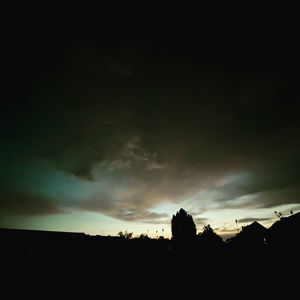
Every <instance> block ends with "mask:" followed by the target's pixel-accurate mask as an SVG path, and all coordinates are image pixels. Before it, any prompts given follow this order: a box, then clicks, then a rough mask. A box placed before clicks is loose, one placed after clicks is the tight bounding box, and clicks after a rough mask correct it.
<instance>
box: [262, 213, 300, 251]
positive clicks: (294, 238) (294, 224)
mask: <svg viewBox="0 0 300 300" xmlns="http://www.w3.org/2000/svg"><path fill="white" fill-rule="evenodd" d="M299 229H300V212H298V213H296V214H293V215H291V216H289V217H282V218H280V220H279V221H277V222H275V223H274V224H273V225H272V226H271V227H270V228H269V230H268V233H267V243H268V246H269V247H270V248H271V249H277V250H280V251H289V252H291V251H292V252H296V251H297V252H298V251H299V250H300V236H299Z"/></svg>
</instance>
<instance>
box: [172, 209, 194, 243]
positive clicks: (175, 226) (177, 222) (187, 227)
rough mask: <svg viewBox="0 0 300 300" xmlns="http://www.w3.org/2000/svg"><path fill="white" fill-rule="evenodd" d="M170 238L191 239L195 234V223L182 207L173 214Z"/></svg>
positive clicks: (178, 239)
mask: <svg viewBox="0 0 300 300" xmlns="http://www.w3.org/2000/svg"><path fill="white" fill-rule="evenodd" d="M171 226H172V238H173V239H174V240H177V241H188V240H192V239H194V238H195V236H196V225H195V223H194V220H193V217H192V216H191V215H189V214H188V213H187V212H186V211H185V210H184V209H182V208H181V209H180V210H179V211H178V212H177V213H176V215H173V218H172V222H171Z"/></svg>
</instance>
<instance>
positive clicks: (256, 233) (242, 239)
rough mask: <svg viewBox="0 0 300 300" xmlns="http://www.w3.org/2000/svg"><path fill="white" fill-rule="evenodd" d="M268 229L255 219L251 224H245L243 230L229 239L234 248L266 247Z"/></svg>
mask: <svg viewBox="0 0 300 300" xmlns="http://www.w3.org/2000/svg"><path fill="white" fill-rule="evenodd" d="M266 232H267V229H266V228H265V227H264V226H263V225H261V224H259V223H258V222H256V221H254V222H253V223H251V224H250V225H247V226H243V227H242V230H241V232H239V233H238V234H237V235H236V236H234V237H232V238H230V239H229V240H227V243H228V246H229V248H230V249H232V250H243V251H253V250H261V249H263V248H264V247H265V239H266Z"/></svg>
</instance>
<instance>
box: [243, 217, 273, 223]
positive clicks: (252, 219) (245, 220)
mask: <svg viewBox="0 0 300 300" xmlns="http://www.w3.org/2000/svg"><path fill="white" fill-rule="evenodd" d="M270 219H271V218H243V219H239V220H238V222H240V223H250V222H251V223H252V222H254V221H258V222H259V221H267V220H270Z"/></svg>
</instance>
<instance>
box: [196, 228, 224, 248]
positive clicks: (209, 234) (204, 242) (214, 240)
mask: <svg viewBox="0 0 300 300" xmlns="http://www.w3.org/2000/svg"><path fill="white" fill-rule="evenodd" d="M198 236H199V239H200V241H201V246H202V247H203V248H204V249H206V250H217V249H220V248H221V247H222V246H223V244H224V242H223V240H222V238H221V237H220V236H219V235H217V234H216V233H215V232H214V231H213V229H212V228H211V226H210V225H209V224H208V225H207V226H204V227H203V232H202V233H199V234H198Z"/></svg>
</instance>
